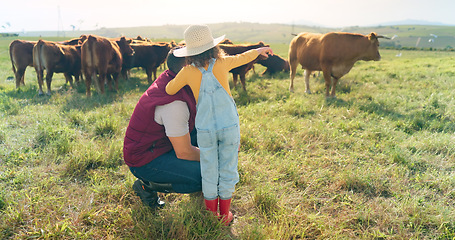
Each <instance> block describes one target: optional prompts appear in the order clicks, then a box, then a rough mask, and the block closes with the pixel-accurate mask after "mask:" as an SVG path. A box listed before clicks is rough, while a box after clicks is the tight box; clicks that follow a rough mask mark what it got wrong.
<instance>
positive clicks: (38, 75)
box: [35, 69, 44, 95]
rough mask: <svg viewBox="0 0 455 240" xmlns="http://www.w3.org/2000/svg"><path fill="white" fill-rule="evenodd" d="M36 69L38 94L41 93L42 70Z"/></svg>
mask: <svg viewBox="0 0 455 240" xmlns="http://www.w3.org/2000/svg"><path fill="white" fill-rule="evenodd" d="M35 71H36V78H38V87H39V90H38V94H39V95H43V94H44V93H43V84H44V83H43V70H39V69H35Z"/></svg>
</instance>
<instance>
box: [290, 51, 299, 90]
mask: <svg viewBox="0 0 455 240" xmlns="http://www.w3.org/2000/svg"><path fill="white" fill-rule="evenodd" d="M289 64H290V68H291V74H290V75H291V83H290V84H289V91H290V92H294V78H295V74H296V73H297V66H298V64H299V63H298V62H297V59H295V60H294V59H290V61H289Z"/></svg>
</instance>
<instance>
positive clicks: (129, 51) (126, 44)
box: [116, 37, 134, 56]
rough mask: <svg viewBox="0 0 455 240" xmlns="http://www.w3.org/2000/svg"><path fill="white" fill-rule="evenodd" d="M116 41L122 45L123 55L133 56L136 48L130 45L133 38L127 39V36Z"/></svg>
mask: <svg viewBox="0 0 455 240" xmlns="http://www.w3.org/2000/svg"><path fill="white" fill-rule="evenodd" d="M116 42H117V44H118V46H119V47H120V51H121V52H122V55H123V56H133V54H134V49H133V48H132V47H131V46H130V43H131V42H132V40H131V39H128V40H127V39H126V38H125V37H121V38H120V40H118V41H116Z"/></svg>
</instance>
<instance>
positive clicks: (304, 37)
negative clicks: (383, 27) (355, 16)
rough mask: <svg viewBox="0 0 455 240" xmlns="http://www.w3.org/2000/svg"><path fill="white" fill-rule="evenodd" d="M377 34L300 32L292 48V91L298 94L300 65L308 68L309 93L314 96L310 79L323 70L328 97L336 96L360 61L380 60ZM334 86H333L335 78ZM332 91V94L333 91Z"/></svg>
mask: <svg viewBox="0 0 455 240" xmlns="http://www.w3.org/2000/svg"><path fill="white" fill-rule="evenodd" d="M378 38H384V37H383V36H378V35H376V33H373V32H372V33H370V34H369V35H366V36H365V35H361V34H354V33H335V32H331V33H327V34H314V33H300V34H299V35H297V36H296V37H294V38H293V39H292V41H291V44H290V45H289V64H290V66H291V84H290V86H289V91H291V92H293V91H294V77H295V74H296V70H297V65H298V64H300V65H302V68H303V69H305V84H306V89H305V92H307V93H311V91H310V85H309V77H310V74H311V72H312V71H322V72H323V75H324V79H325V87H326V97H329V96H332V97H336V96H335V89H336V85H337V82H338V80H339V79H340V78H341V77H342V76H344V75H346V74H347V73H348V72H349V71H350V70H351V68H352V66H354V63H355V62H357V61H359V60H364V61H370V60H374V61H379V60H380V59H381V55H380V54H379V50H378V47H379V41H378ZM332 77H333V83H332V84H331V78H332ZM330 85H332V91H331V93H330V95H329V88H330Z"/></svg>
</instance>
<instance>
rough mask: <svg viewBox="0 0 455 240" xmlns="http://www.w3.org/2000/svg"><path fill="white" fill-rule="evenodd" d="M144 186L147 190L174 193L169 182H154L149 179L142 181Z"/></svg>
mask: <svg viewBox="0 0 455 240" xmlns="http://www.w3.org/2000/svg"><path fill="white" fill-rule="evenodd" d="M142 184H143V185H144V188H145V189H146V190H149V191H154V192H162V193H175V191H174V189H173V188H172V184H171V183H156V182H150V181H147V182H145V181H142Z"/></svg>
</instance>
